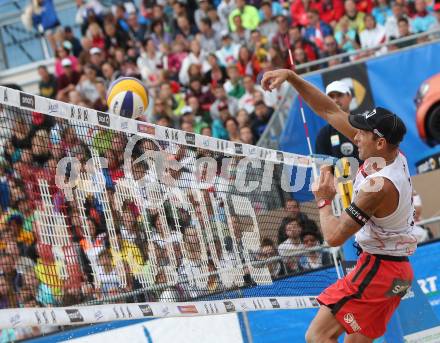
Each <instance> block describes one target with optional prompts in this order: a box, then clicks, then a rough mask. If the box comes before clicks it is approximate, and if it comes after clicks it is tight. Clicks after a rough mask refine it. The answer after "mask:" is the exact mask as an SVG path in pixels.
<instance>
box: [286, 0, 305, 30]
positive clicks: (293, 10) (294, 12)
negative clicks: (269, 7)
mask: <svg viewBox="0 0 440 343" xmlns="http://www.w3.org/2000/svg"><path fill="white" fill-rule="evenodd" d="M309 5H310V0H294V1H293V3H292V5H291V7H290V15H291V16H292V21H293V23H294V24H295V25H301V26H306V25H307V24H308V19H307V11H308V10H309V8H310V6H309Z"/></svg>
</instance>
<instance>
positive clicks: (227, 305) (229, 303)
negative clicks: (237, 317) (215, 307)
mask: <svg viewBox="0 0 440 343" xmlns="http://www.w3.org/2000/svg"><path fill="white" fill-rule="evenodd" d="M223 304H224V305H225V309H226V312H235V305H234V303H233V302H232V301H223Z"/></svg>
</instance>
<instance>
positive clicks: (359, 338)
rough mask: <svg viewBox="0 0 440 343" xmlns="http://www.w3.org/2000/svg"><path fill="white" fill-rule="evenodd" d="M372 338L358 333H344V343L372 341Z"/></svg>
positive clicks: (369, 342)
mask: <svg viewBox="0 0 440 343" xmlns="http://www.w3.org/2000/svg"><path fill="white" fill-rule="evenodd" d="M372 342H373V339H372V338H369V337H367V336H364V335H362V334H360V333H353V334H351V335H346V336H345V339H344V343H372Z"/></svg>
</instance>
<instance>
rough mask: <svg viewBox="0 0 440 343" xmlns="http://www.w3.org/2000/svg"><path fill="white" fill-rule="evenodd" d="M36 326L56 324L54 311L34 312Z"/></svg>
mask: <svg viewBox="0 0 440 343" xmlns="http://www.w3.org/2000/svg"><path fill="white" fill-rule="evenodd" d="M34 314H35V318H36V320H37V324H39V325H41V324H56V322H57V318H56V315H55V311H53V310H52V311H50V312H49V311H46V310H36V311H35V312H34Z"/></svg>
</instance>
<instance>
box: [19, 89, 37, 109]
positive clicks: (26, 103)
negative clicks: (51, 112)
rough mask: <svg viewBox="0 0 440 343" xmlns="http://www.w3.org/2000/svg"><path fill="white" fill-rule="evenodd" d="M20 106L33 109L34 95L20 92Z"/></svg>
mask: <svg viewBox="0 0 440 343" xmlns="http://www.w3.org/2000/svg"><path fill="white" fill-rule="evenodd" d="M20 106H22V107H26V108H30V109H31V110H34V109H35V97H34V96H33V95H30V94H26V93H22V92H20Z"/></svg>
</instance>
